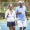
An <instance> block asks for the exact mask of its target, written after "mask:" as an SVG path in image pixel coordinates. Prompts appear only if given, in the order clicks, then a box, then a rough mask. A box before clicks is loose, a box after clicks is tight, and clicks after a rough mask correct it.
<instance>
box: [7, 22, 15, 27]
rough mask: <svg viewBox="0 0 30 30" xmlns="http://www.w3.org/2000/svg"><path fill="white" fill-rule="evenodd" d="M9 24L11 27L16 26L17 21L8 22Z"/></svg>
mask: <svg viewBox="0 0 30 30" xmlns="http://www.w3.org/2000/svg"><path fill="white" fill-rule="evenodd" d="M7 26H8V27H10V26H15V22H7Z"/></svg>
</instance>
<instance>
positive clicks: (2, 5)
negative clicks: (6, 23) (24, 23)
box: [0, 2, 30, 18]
mask: <svg viewBox="0 0 30 30" xmlns="http://www.w3.org/2000/svg"><path fill="white" fill-rule="evenodd" d="M10 3H12V4H13V6H14V8H13V9H14V10H15V8H16V7H17V2H1V3H0V17H1V16H2V17H3V18H4V16H5V15H4V13H5V11H6V10H7V9H8V4H10ZM23 5H26V4H25V3H23ZM27 10H28V15H29V14H30V12H29V11H30V6H29V5H28V6H27ZM29 16H30V15H29Z"/></svg>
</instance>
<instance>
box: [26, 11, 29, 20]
mask: <svg viewBox="0 0 30 30" xmlns="http://www.w3.org/2000/svg"><path fill="white" fill-rule="evenodd" d="M26 17H27V20H29V19H28V13H27V11H26Z"/></svg>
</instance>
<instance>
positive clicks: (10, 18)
mask: <svg viewBox="0 0 30 30" xmlns="http://www.w3.org/2000/svg"><path fill="white" fill-rule="evenodd" d="M8 8H9V9H8V10H7V11H6V13H5V18H6V19H7V26H8V27H9V29H10V30H15V18H16V14H15V11H14V10H13V5H12V4H9V5H8Z"/></svg>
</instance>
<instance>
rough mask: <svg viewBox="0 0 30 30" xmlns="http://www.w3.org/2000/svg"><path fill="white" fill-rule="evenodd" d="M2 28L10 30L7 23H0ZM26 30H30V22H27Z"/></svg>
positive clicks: (17, 28) (17, 29)
mask: <svg viewBox="0 0 30 30" xmlns="http://www.w3.org/2000/svg"><path fill="white" fill-rule="evenodd" d="M0 27H1V29H2V30H9V28H8V27H7V23H3V22H0ZM16 30H19V27H18V26H16ZM26 30H30V20H28V21H27V27H26Z"/></svg>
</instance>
